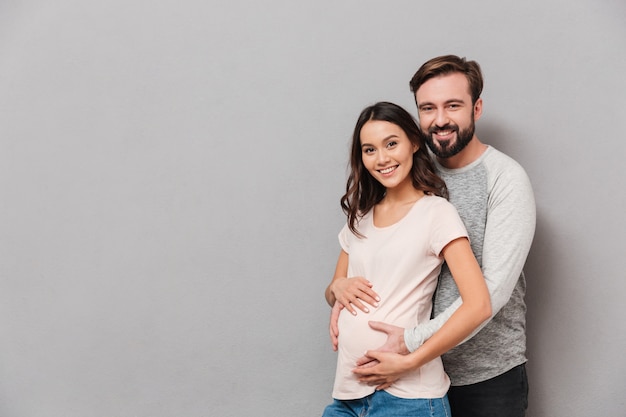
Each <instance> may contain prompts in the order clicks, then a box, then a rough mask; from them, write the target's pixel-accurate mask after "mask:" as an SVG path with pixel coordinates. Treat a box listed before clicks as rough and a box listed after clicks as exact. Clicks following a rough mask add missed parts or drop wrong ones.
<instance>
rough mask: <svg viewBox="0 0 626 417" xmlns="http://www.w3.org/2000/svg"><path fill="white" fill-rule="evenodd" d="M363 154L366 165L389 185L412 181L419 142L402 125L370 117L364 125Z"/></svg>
mask: <svg viewBox="0 0 626 417" xmlns="http://www.w3.org/2000/svg"><path fill="white" fill-rule="evenodd" d="M360 138H361V157H362V158H363V165H364V166H365V169H367V171H368V172H369V173H370V175H372V177H374V178H375V179H376V180H377V181H378V182H380V183H381V184H382V185H383V186H384V187H385V188H387V189H393V188H395V187H397V186H399V185H404V184H405V183H406V182H407V181H408V182H411V176H410V173H411V169H412V168H413V154H414V153H415V152H416V151H417V149H418V147H417V145H414V144H413V143H411V141H410V140H409V137H408V136H407V135H406V133H405V132H404V130H402V128H401V127H400V126H398V125H396V124H394V123H391V122H386V121H382V120H370V121H368V122H367V123H365V124H364V125H363V128H362V129H361V135H360Z"/></svg>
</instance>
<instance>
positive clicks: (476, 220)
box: [405, 147, 536, 385]
mask: <svg viewBox="0 0 626 417" xmlns="http://www.w3.org/2000/svg"><path fill="white" fill-rule="evenodd" d="M436 166H437V170H438V174H439V175H440V176H441V177H442V178H443V179H444V180H445V182H446V185H447V186H448V191H449V193H450V202H451V203H452V204H453V205H454V206H455V207H456V209H457V210H458V212H459V215H460V216H461V219H463V222H464V223H465V226H466V228H467V231H468V233H469V237H470V242H471V246H472V250H473V251H474V255H475V256H476V259H477V260H478V263H479V264H480V265H481V268H482V271H483V275H484V276H485V280H486V281H487V286H488V288H489V294H490V296H491V305H492V311H493V313H492V314H493V315H492V317H491V319H490V320H489V321H487V322H486V323H483V324H482V326H481V327H480V328H479V329H478V330H476V331H475V332H474V333H473V334H472V336H470V337H469V338H468V339H466V340H465V341H464V342H463V343H461V344H460V345H458V346H457V347H455V348H453V349H452V350H450V351H449V352H448V353H446V354H444V355H443V356H442V359H443V364H444V368H445V370H446V372H447V373H448V375H449V376H450V380H451V382H452V385H468V384H473V383H476V382H481V381H484V380H487V379H490V378H493V377H495V376H498V375H501V374H503V373H504V372H506V371H508V370H510V369H512V368H514V367H515V366H517V365H520V364H522V363H524V362H526V304H525V302H524V294H525V291H526V280H525V277H524V273H523V271H522V268H523V266H524V263H525V262H526V257H527V256H528V251H529V250H530V245H531V243H532V239H533V236H534V233H535V221H536V213H535V199H534V195H533V191H532V187H531V184H530V180H529V178H528V176H527V175H526V172H525V171H524V169H523V168H522V167H521V166H520V165H519V164H518V163H517V162H515V161H514V160H513V159H511V158H510V157H508V156H507V155H505V154H503V153H502V152H500V151H498V150H496V149H494V148H492V147H488V148H487V150H486V151H485V152H484V153H483V154H482V155H481V156H480V158H478V159H477V160H476V161H474V162H473V163H471V164H470V165H468V166H465V167H463V168H459V169H446V168H444V167H442V166H441V165H439V164H436ZM461 302H462V301H461V298H460V297H459V292H458V289H457V287H456V285H455V283H454V279H453V278H452V275H451V274H450V271H449V270H448V268H447V266H446V265H445V264H444V266H443V269H442V271H441V275H440V277H439V285H438V288H437V292H436V294H435V305H434V315H435V318H434V319H432V320H430V322H428V323H425V324H422V325H420V326H418V327H416V328H414V329H407V330H406V331H405V341H406V344H407V346H408V348H409V350H411V351H414V350H415V349H417V348H418V347H419V346H420V345H421V344H422V343H424V341H425V340H426V339H428V338H429V337H431V336H432V335H433V334H434V333H435V332H436V331H437V330H438V329H439V328H441V326H442V325H443V323H445V321H446V320H447V319H448V318H450V316H451V315H452V314H453V313H454V311H456V309H457V308H458V307H459V305H461Z"/></svg>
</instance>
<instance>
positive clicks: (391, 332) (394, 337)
mask: <svg viewBox="0 0 626 417" xmlns="http://www.w3.org/2000/svg"><path fill="white" fill-rule="evenodd" d="M337 317H339V312H337ZM331 324H332V315H331ZM369 325H370V327H371V328H372V329H374V330H376V331H379V332H383V333H387V341H386V342H385V344H384V345H382V346H380V347H379V348H378V349H376V350H374V352H392V353H398V354H400V355H408V354H409V353H410V352H409V349H408V348H407V347H406V344H405V343H404V328H402V327H398V326H394V325H391V324H387V323H383V322H380V321H370V322H369ZM372 360H373V358H371V357H369V356H368V355H365V356H361V357H360V358H359V359H358V360H357V361H356V364H357V366H358V367H359V368H361V367H363V365H366V364H367V363H368V362H371V361H372Z"/></svg>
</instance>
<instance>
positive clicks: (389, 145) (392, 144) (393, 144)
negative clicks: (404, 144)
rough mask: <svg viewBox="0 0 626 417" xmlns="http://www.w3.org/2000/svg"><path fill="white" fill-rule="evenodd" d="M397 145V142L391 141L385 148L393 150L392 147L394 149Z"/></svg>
mask: <svg viewBox="0 0 626 417" xmlns="http://www.w3.org/2000/svg"><path fill="white" fill-rule="evenodd" d="M397 144H398V142H394V141H391V142H389V143H387V147H388V148H393V147H394V146H396V145H397Z"/></svg>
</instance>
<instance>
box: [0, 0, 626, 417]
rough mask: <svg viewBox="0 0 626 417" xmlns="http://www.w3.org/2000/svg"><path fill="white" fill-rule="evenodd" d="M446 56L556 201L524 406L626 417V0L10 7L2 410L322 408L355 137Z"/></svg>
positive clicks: (155, 412)
mask: <svg viewBox="0 0 626 417" xmlns="http://www.w3.org/2000/svg"><path fill="white" fill-rule="evenodd" d="M447 53H453V54H458V55H461V56H466V57H468V58H469V59H475V60H477V61H478V62H479V63H480V64H481V66H482V68H483V71H484V76H485V90H484V94H483V99H484V114H483V116H482V118H481V120H480V121H479V122H478V124H477V129H478V135H479V137H480V138H481V139H482V140H483V141H484V142H486V143H489V144H491V145H493V146H495V147H497V148H499V149H500V150H502V151H504V152H506V153H508V154H509V155H511V156H512V157H514V158H515V159H517V160H518V161H519V162H520V163H521V164H522V165H523V166H524V167H525V168H526V170H527V172H528V174H529V176H530V178H531V181H532V183H533V186H534V189H535V193H536V199H537V212H538V224H537V232H536V238H535V241H534V244H533V248H532V250H531V254H530V256H529V259H528V262H527V265H526V272H527V279H528V294H527V302H528V339H529V343H528V357H529V362H528V372H529V376H530V383H531V388H530V408H529V411H528V416H529V417H582V416H602V417H604V416H620V415H624V411H623V410H624V407H625V406H626V404H625V402H624V398H625V397H624V390H625V389H626V359H625V358H624V350H625V347H626V336H625V335H626V325H625V324H624V322H625V321H624V318H625V317H626V314H625V312H626V308H624V296H625V294H626V284H625V281H626V280H625V275H626V274H625V272H624V271H626V253H625V250H624V244H623V241H624V235H625V232H626V222H625V215H624V206H625V205H626V204H625V203H626V201H625V195H626V193H625V191H624V188H625V187H626V180H625V179H624V178H625V177H624V175H623V173H622V171H623V169H624V168H623V166H624V164H623V162H624V158H625V157H626V146H625V145H624V141H625V138H624V132H625V131H626V123H625V119H626V99H625V96H626V76H625V74H626V3H624V2H623V0H547V1H546V0H526V1H500V0H484V1H472V2H470V1H441V2H432V1H431V2H420V1H415V0H413V1H408V0H403V1H388V2H382V1H370V0H349V1H342V0H338V1H328V0H316V1H302V2H294V1H285V0H277V1H273V2H255V1H251V0H247V1H231V0H229V1H225V0H212V1H201V0H183V1H181V0H176V1H174V0H160V1H158V2H157V1H154V2H152V1H141V0H108V1H84V0H82V1H79V0H57V1H53V2H52V1H42V0H25V1H16V0H2V1H1V2H0V142H1V146H0V415H1V416H3V417H74V416H77V417H78V416H80V417H91V416H93V417H174V416H187V417H200V416H217V417H230V416H233V417H235V416H237V417H239V416H242V417H243V416H250V415H255V416H267V417H275V416H289V417H299V416H301V417H305V416H307V417H308V416H318V415H320V414H321V412H322V410H323V408H324V406H325V405H326V404H327V403H329V402H330V400H331V398H330V392H331V386H332V380H333V377H334V367H335V355H334V353H333V352H332V351H331V348H330V344H329V340H328V330H327V323H328V314H329V308H328V306H327V305H326V303H325V301H324V297H323V292H324V288H325V287H326V285H327V283H328V282H329V280H330V278H331V276H332V273H333V270H334V263H335V261H336V257H337V254H338V251H339V246H338V243H337V238H336V236H337V232H338V231H339V229H340V227H341V225H342V224H343V222H344V217H343V215H342V213H341V211H340V207H339V198H340V196H341V194H342V192H343V190H344V187H345V178H346V164H347V154H348V144H349V140H350V134H351V131H352V128H353V126H354V123H355V121H356V118H357V115H358V114H359V112H360V111H361V110H362V108H363V107H365V106H367V105H369V104H372V103H374V102H376V101H379V100H389V101H394V102H396V103H398V104H400V105H403V106H404V107H406V108H407V109H408V110H409V111H410V112H411V113H413V114H415V108H414V103H413V98H412V96H411V93H410V91H409V87H408V82H409V79H410V78H411V76H412V75H413V73H414V72H415V70H416V69H417V68H418V67H419V66H420V65H421V64H422V63H423V62H424V61H426V60H427V59H429V58H432V57H434V56H437V55H441V54H447Z"/></svg>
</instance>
